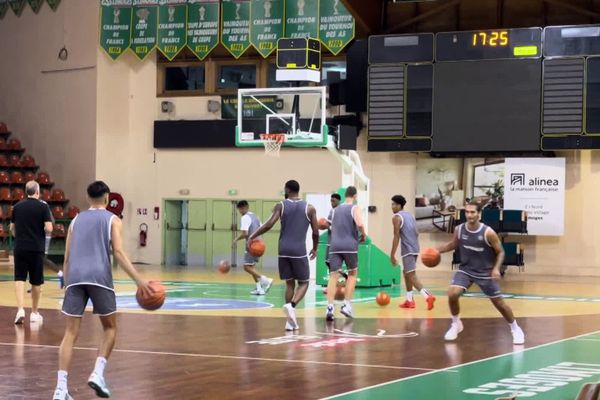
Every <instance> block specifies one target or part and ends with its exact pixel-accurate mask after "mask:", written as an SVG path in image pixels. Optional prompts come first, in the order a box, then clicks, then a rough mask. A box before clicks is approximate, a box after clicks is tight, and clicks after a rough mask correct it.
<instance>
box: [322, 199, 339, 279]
mask: <svg viewBox="0 0 600 400" xmlns="http://www.w3.org/2000/svg"><path fill="white" fill-rule="evenodd" d="M341 201H342V196H340V195H339V194H337V193H332V195H331V198H330V199H329V202H330V203H331V210H329V215H328V216H327V246H326V249H327V250H326V252H325V265H327V267H329V245H330V244H331V219H332V218H333V210H334V209H335V208H336V207H337V206H339V205H340V203H341Z"/></svg>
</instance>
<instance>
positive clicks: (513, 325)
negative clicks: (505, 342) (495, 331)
mask: <svg viewBox="0 0 600 400" xmlns="http://www.w3.org/2000/svg"><path fill="white" fill-rule="evenodd" d="M509 325H510V329H511V330H513V331H516V330H517V329H519V324H517V320H516V319H515V320H514V321H513V322H511V323H510V324H509Z"/></svg>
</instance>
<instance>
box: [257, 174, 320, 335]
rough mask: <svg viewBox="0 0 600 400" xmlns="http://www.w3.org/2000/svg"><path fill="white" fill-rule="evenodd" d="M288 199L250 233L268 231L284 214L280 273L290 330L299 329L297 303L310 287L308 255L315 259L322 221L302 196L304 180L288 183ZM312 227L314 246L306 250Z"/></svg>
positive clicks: (280, 242)
mask: <svg viewBox="0 0 600 400" xmlns="http://www.w3.org/2000/svg"><path fill="white" fill-rule="evenodd" d="M284 190H285V200H284V201H282V202H280V203H278V204H276V205H275V208H274V209H273V214H272V215H271V217H270V218H269V220H268V221H267V222H265V223H264V224H263V225H261V226H260V227H259V228H258V229H257V230H256V231H254V232H253V233H252V234H251V235H250V236H249V237H248V243H250V242H252V240H254V239H255V238H257V237H259V236H260V235H262V234H264V233H265V232H268V231H269V230H270V229H271V228H272V227H273V225H275V223H276V222H277V221H278V220H279V219H280V218H281V231H280V232H279V277H280V278H281V279H282V280H284V281H285V283H286V291H285V305H284V306H283V311H284V313H285V315H286V317H287V322H286V324H285V330H286V331H293V330H298V329H300V327H299V326H298V321H297V320H296V311H295V308H296V305H297V304H298V303H299V302H300V301H301V300H302V299H303V298H304V295H305V294H306V290H307V289H308V280H309V278H310V270H309V266H308V257H310V259H311V260H314V259H315V257H316V256H317V246H318V245H319V224H318V222H317V212H316V210H315V208H314V207H313V206H312V205H310V204H308V203H307V202H306V201H304V200H302V199H301V198H300V195H299V193H300V184H299V183H298V182H296V181H294V180H290V181H287V182H286V183H285V189H284ZM309 227H310V228H311V229H312V241H313V248H312V250H311V251H310V253H309V255H308V256H307V254H306V233H307V231H308V228H309Z"/></svg>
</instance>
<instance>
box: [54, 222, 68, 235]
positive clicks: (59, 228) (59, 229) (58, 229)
mask: <svg viewBox="0 0 600 400" xmlns="http://www.w3.org/2000/svg"><path fill="white" fill-rule="evenodd" d="M52 236H54V237H65V236H67V234H66V230H65V225H64V224H54V230H53V231H52Z"/></svg>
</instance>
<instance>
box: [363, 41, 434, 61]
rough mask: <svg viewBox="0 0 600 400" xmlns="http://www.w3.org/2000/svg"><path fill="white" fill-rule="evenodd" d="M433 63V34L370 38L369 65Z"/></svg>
mask: <svg viewBox="0 0 600 400" xmlns="http://www.w3.org/2000/svg"><path fill="white" fill-rule="evenodd" d="M432 61H433V33H419V34H415V35H385V36H371V37H369V64H394V63H411V62H432Z"/></svg>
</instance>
